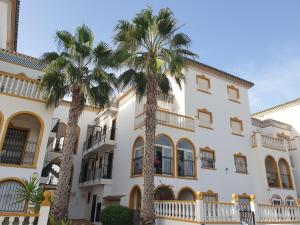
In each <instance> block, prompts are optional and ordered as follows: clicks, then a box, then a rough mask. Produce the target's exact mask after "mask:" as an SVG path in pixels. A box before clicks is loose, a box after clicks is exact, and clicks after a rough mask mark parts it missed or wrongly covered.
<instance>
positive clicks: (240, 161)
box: [234, 155, 248, 173]
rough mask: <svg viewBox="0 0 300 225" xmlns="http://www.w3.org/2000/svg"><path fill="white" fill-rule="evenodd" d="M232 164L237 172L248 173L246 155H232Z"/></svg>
mask: <svg viewBox="0 0 300 225" xmlns="http://www.w3.org/2000/svg"><path fill="white" fill-rule="evenodd" d="M234 164H235V169H236V172H237V173H248V170H247V158H246V156H243V155H234Z"/></svg>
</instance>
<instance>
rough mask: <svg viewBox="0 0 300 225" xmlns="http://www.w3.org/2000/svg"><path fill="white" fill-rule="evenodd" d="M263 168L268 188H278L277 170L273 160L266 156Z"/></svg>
mask: <svg viewBox="0 0 300 225" xmlns="http://www.w3.org/2000/svg"><path fill="white" fill-rule="evenodd" d="M265 167H266V174H267V180H268V185H269V187H280V182H279V175H278V169H277V164H276V161H275V159H274V158H273V157H271V156H267V157H266V159H265Z"/></svg>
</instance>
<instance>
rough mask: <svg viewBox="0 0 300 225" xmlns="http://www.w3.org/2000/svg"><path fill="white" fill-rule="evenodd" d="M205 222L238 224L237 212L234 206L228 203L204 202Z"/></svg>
mask: <svg viewBox="0 0 300 225" xmlns="http://www.w3.org/2000/svg"><path fill="white" fill-rule="evenodd" d="M203 212H204V221H205V222H215V223H219V222H220V223H223V222H240V220H239V219H240V216H239V210H238V209H237V206H236V204H234V203H228V202H204V203H203Z"/></svg>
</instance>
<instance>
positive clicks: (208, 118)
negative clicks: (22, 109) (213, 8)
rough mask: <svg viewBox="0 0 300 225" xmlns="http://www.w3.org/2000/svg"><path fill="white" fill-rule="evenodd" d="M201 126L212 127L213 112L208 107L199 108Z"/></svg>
mask: <svg viewBox="0 0 300 225" xmlns="http://www.w3.org/2000/svg"><path fill="white" fill-rule="evenodd" d="M198 119H199V126H200V127H204V128H209V129H212V122H213V119H212V113H211V112H209V111H208V110H207V109H198Z"/></svg>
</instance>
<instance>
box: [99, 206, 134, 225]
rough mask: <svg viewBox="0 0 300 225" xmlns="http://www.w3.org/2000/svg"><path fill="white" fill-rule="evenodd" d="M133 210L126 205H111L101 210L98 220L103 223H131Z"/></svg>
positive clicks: (113, 224)
mask: <svg viewBox="0 0 300 225" xmlns="http://www.w3.org/2000/svg"><path fill="white" fill-rule="evenodd" d="M132 216H133V211H132V210H131V209H129V208H127V207H124V206H119V205H111V206H108V207H106V208H105V209H103V210H102V212H101V215H100V220H101V223H102V224H103V225H132V221H133V217H132Z"/></svg>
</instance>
